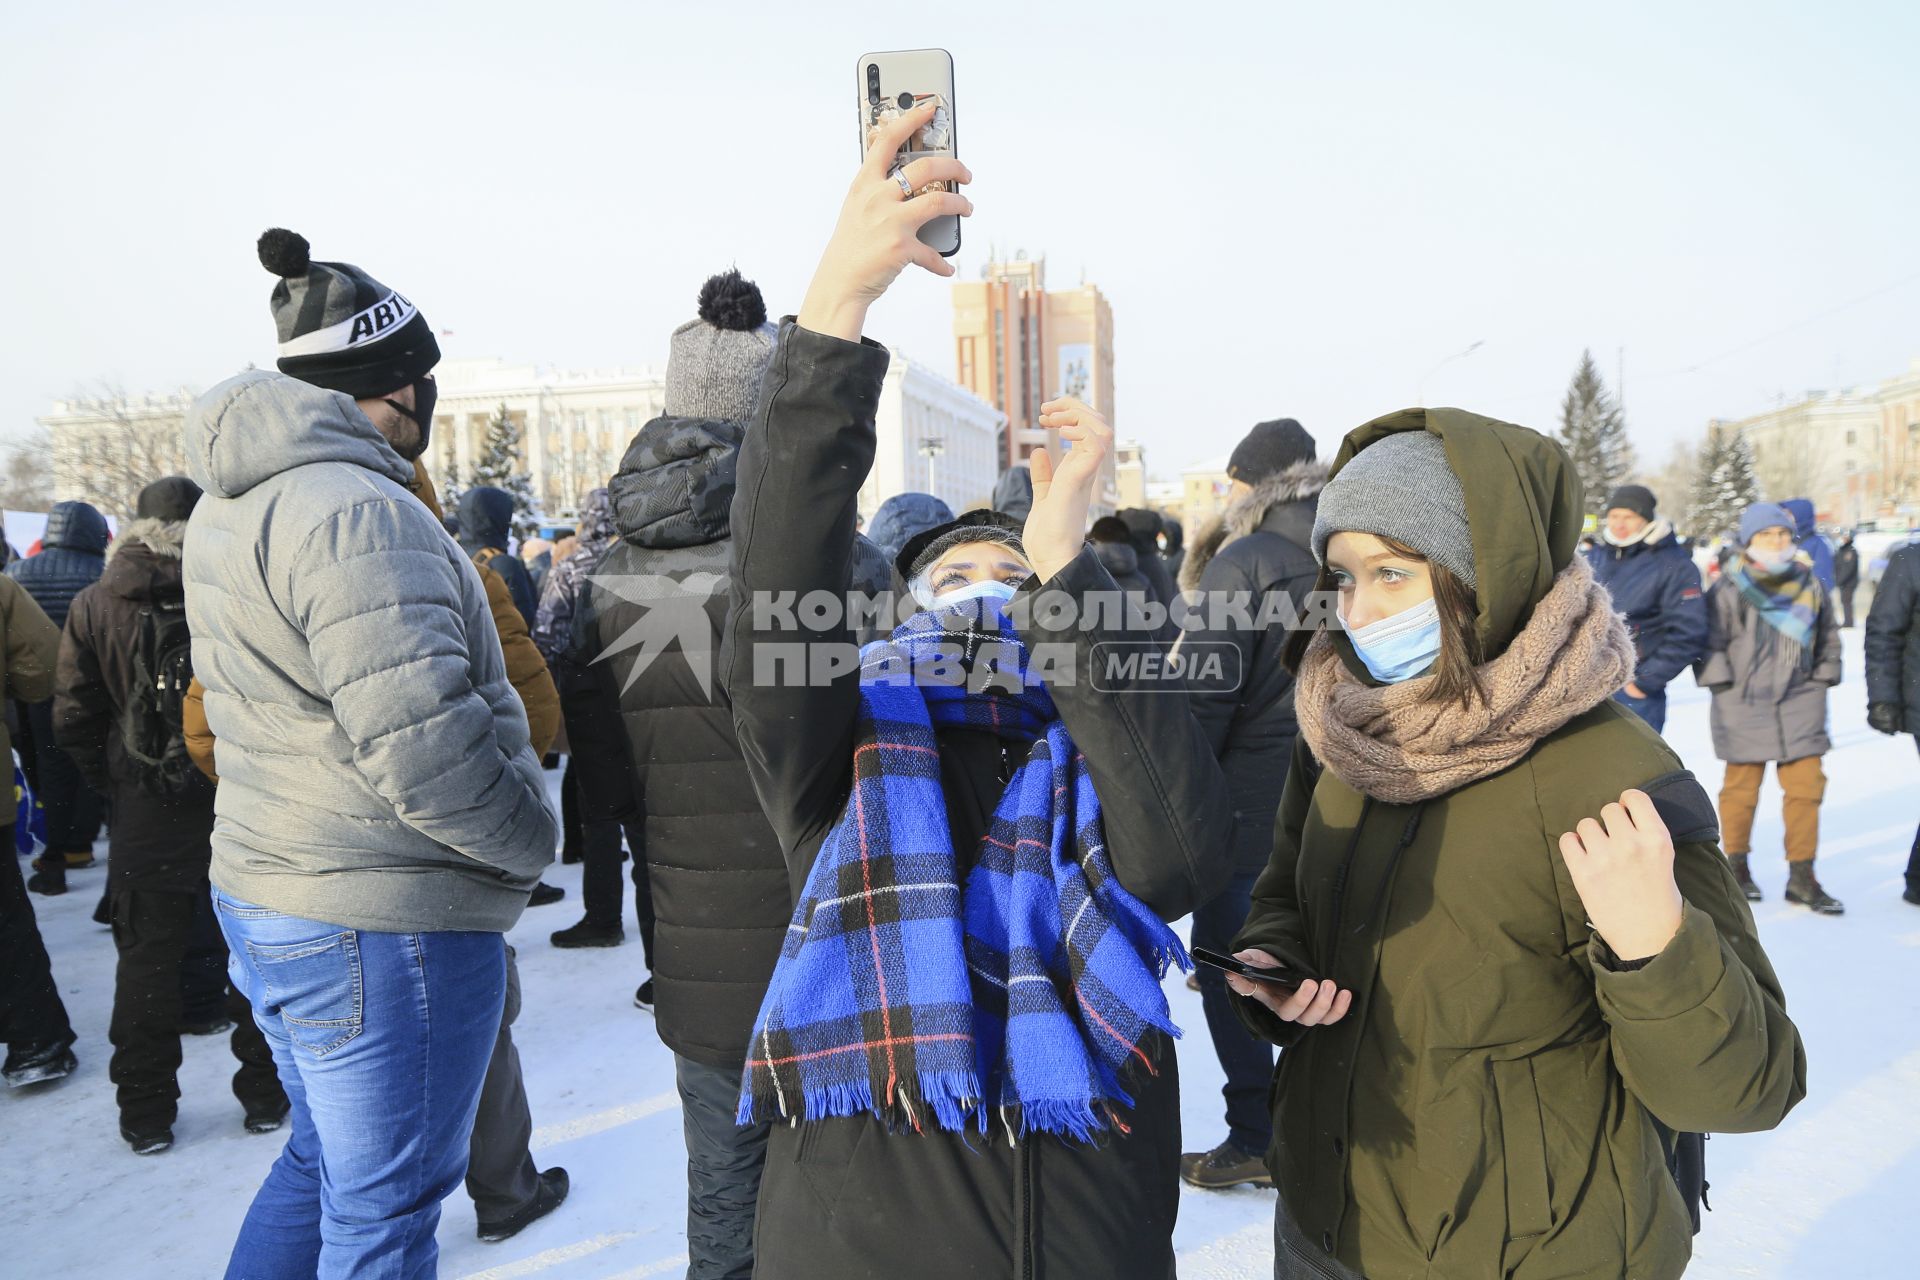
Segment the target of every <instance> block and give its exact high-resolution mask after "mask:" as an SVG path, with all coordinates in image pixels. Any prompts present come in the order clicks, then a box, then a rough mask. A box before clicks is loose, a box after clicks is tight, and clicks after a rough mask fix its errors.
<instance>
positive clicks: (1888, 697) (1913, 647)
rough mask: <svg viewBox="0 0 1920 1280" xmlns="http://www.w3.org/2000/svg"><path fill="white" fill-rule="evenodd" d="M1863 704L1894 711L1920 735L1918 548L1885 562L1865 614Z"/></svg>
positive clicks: (1908, 728)
mask: <svg viewBox="0 0 1920 1280" xmlns="http://www.w3.org/2000/svg"><path fill="white" fill-rule="evenodd" d="M1866 644H1867V702H1868V703H1869V704H1872V703H1875V702H1890V703H1892V704H1893V705H1894V706H1896V707H1899V708H1900V711H1901V715H1902V717H1903V718H1904V721H1905V723H1904V726H1903V727H1904V728H1905V729H1906V731H1907V732H1908V733H1913V734H1920V546H1907V547H1901V548H1900V549H1899V550H1898V551H1895V552H1894V553H1893V554H1892V555H1891V556H1889V557H1887V569H1886V572H1885V573H1883V574H1882V575H1881V576H1880V585H1879V587H1877V588H1876V589H1875V590H1874V593H1873V608H1872V609H1871V610H1869V611H1868V613H1867V640H1866Z"/></svg>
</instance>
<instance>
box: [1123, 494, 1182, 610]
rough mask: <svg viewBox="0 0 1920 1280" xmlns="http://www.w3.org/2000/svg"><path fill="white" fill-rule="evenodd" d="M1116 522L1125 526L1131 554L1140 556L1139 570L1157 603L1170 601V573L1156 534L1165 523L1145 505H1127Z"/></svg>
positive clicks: (1162, 528) (1169, 602)
mask: <svg viewBox="0 0 1920 1280" xmlns="http://www.w3.org/2000/svg"><path fill="white" fill-rule="evenodd" d="M1120 521H1121V523H1122V524H1124V525H1126V526H1127V536H1128V537H1129V538H1130V539H1131V540H1132V542H1133V551H1134V554H1135V555H1137V556H1139V557H1140V573H1141V575H1142V576H1143V577H1145V578H1146V580H1147V581H1148V582H1149V583H1151V584H1152V586H1153V594H1154V597H1155V598H1156V599H1158V600H1159V601H1160V603H1161V604H1172V603H1173V593H1174V590H1175V588H1174V585H1173V572H1172V571H1171V570H1170V569H1168V568H1167V558H1166V557H1165V556H1163V555H1161V554H1160V534H1161V531H1162V530H1164V529H1165V528H1166V522H1165V521H1164V520H1163V519H1161V517H1160V513H1159V512H1158V511H1152V510H1149V509H1148V508H1146V507H1128V508H1127V509H1126V510H1124V511H1122V512H1121V513H1120Z"/></svg>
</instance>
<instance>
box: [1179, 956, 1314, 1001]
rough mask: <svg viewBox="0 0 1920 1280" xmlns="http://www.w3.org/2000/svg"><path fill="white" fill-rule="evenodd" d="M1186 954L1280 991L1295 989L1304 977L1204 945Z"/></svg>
mask: <svg viewBox="0 0 1920 1280" xmlns="http://www.w3.org/2000/svg"><path fill="white" fill-rule="evenodd" d="M1187 954H1189V955H1191V956H1192V957H1193V958H1194V959H1195V960H1196V961H1198V962H1199V963H1201V964H1204V965H1209V966H1211V967H1213V968H1215V969H1225V970H1226V971H1227V972H1228V973H1237V974H1239V975H1240V976H1241V977H1243V978H1251V979H1253V980H1254V981H1255V982H1260V983H1265V984H1266V985H1267V986H1269V987H1273V988H1275V989H1277V990H1281V991H1293V990H1296V989H1297V988H1298V987H1299V986H1300V984H1301V983H1302V982H1305V981H1306V979H1305V978H1303V977H1301V976H1300V975H1299V974H1297V973H1294V972H1292V971H1290V970H1287V969H1262V968H1260V967H1259V966H1258V965H1251V964H1248V963H1247V962H1246V961H1245V960H1236V959H1234V958H1233V957H1232V956H1229V955H1222V954H1221V953H1220V952H1218V951H1209V950H1207V948H1205V947H1189V948H1188V949H1187Z"/></svg>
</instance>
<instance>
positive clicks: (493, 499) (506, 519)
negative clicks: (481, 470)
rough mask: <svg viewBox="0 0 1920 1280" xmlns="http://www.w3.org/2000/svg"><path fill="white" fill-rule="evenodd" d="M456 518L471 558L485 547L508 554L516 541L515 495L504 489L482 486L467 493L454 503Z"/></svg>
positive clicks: (462, 543)
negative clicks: (514, 520)
mask: <svg viewBox="0 0 1920 1280" xmlns="http://www.w3.org/2000/svg"><path fill="white" fill-rule="evenodd" d="M453 516H454V519H455V520H457V521H458V522H459V524H460V547H461V549H462V550H464V551H465V552H466V553H467V554H468V555H472V554H473V553H474V552H476V551H479V550H481V549H482V548H485V547H492V548H494V549H495V550H496V551H505V550H507V548H508V543H509V542H510V541H511V540H512V538H513V495H512V494H510V493H508V492H507V491H506V490H505V489H496V488H494V487H493V486H492V485H485V484H483V485H480V486H479V487H478V488H473V489H469V490H467V491H466V492H465V493H463V494H461V495H460V501H459V502H457V503H455V504H454V509H453Z"/></svg>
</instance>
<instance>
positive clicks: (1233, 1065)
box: [1193, 871, 1273, 1156]
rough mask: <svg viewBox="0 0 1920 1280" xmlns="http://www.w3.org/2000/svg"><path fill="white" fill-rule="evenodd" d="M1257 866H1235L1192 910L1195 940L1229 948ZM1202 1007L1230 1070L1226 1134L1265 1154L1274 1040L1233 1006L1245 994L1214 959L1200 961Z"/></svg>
mask: <svg viewBox="0 0 1920 1280" xmlns="http://www.w3.org/2000/svg"><path fill="white" fill-rule="evenodd" d="M1258 878H1259V873H1258V872H1255V871H1236V872H1235V873H1234V876H1233V879H1232V880H1230V881H1228V882H1227V887H1226V888H1225V889H1222V890H1221V891H1220V893H1219V894H1218V895H1217V896H1216V897H1215V898H1214V899H1213V900H1212V901H1211V902H1208V903H1206V904H1205V905H1203V906H1201V907H1200V908H1199V909H1198V910H1196V911H1195V912H1194V913H1193V945H1194V946H1196V947H1206V948H1207V949H1208V950H1211V951H1222V952H1230V951H1231V950H1232V948H1233V935H1234V934H1236V933H1238V932H1240V926H1242V925H1244V924H1245V923H1246V922H1247V913H1248V912H1249V911H1250V910H1252V907H1253V882H1254V881H1255V880H1257V879H1258ZM1195 972H1196V974H1197V975H1198V976H1199V979H1200V1007H1201V1008H1202V1009H1203V1010H1205V1012H1206V1015H1207V1032H1208V1034H1209V1035H1211V1036H1212V1037H1213V1051H1214V1053H1215V1055H1217V1056H1218V1057H1219V1059H1220V1067H1221V1069H1222V1070H1223V1071H1225V1072H1226V1073H1227V1083H1226V1084H1225V1085H1223V1086H1222V1087H1221V1090H1220V1092H1221V1094H1222V1096H1224V1097H1225V1098H1226V1102H1227V1138H1228V1140H1230V1141H1231V1142H1232V1143H1233V1145H1234V1146H1236V1147H1238V1148H1240V1149H1241V1150H1242V1151H1245V1152H1246V1153H1248V1154H1249V1155H1256V1156H1257V1155H1263V1154H1265V1152H1266V1149H1267V1144H1268V1143H1269V1142H1271V1141H1272V1140H1273V1115H1272V1113H1270V1112H1269V1111H1268V1110H1267V1085H1268V1084H1269V1083H1270V1082H1271V1081H1272V1079H1273V1046H1272V1045H1270V1044H1268V1043H1267V1042H1266V1041H1264V1040H1258V1039H1255V1038H1254V1035H1253V1033H1252V1032H1250V1031H1248V1030H1247V1029H1246V1027H1245V1026H1244V1025H1242V1024H1241V1022H1240V1019H1239V1018H1238V1017H1237V1016H1236V1015H1235V1014H1234V1012H1233V1002H1234V1001H1235V1000H1238V999H1240V998H1241V997H1239V996H1236V995H1235V994H1233V992H1232V991H1230V990H1228V988H1227V976H1226V974H1224V973H1222V972H1221V971H1220V970H1218V969H1215V968H1213V967H1212V966H1211V965H1204V964H1203V965H1196V966H1195Z"/></svg>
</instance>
